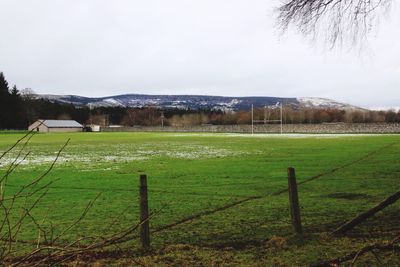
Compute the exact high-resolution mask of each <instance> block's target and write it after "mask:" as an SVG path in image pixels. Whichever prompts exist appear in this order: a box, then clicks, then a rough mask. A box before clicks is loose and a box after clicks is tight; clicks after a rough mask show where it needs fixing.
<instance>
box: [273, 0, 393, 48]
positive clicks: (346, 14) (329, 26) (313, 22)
mask: <svg viewBox="0 0 400 267" xmlns="http://www.w3.org/2000/svg"><path fill="white" fill-rule="evenodd" d="M391 3H392V0H288V1H286V2H284V3H283V4H282V5H281V6H280V7H279V8H278V10H277V11H278V26H279V27H280V28H281V29H282V30H283V31H286V30H287V29H288V28H289V26H290V25H293V26H295V27H296V28H297V30H298V31H300V32H301V33H303V34H304V35H307V36H312V37H313V38H316V37H318V36H321V35H322V38H324V40H326V41H327V43H328V44H329V45H330V46H331V47H334V46H335V45H342V44H343V43H347V42H350V43H351V44H352V45H362V44H363V42H364V41H365V40H366V39H365V38H366V36H367V34H368V33H369V32H370V31H371V30H372V29H373V28H374V27H376V26H377V24H378V23H379V18H380V16H381V15H383V14H384V13H385V11H387V10H388V8H389V7H390V5H391Z"/></svg>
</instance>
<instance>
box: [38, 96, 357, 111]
mask: <svg viewBox="0 0 400 267" xmlns="http://www.w3.org/2000/svg"><path fill="white" fill-rule="evenodd" d="M36 98H38V99H47V100H49V101H52V102H59V103H71V104H73V105H76V106H89V107H148V106H153V107H158V108H164V109H168V108H178V109H194V110H199V109H213V110H224V111H238V110H249V109H250V108H251V105H254V107H255V108H258V107H264V106H277V105H280V103H283V104H284V105H290V106H293V107H299V108H301V107H304V108H321V109H322V108H336V109H361V108H359V107H356V106H352V105H349V104H346V103H341V102H338V101H335V100H331V99H326V98H318V97H301V98H295V97H290V98H286V97H269V96H249V97H229V96H209V95H145V94H124V95H115V96H107V97H84V96H77V95H46V94H42V95H40V94H39V95H36Z"/></svg>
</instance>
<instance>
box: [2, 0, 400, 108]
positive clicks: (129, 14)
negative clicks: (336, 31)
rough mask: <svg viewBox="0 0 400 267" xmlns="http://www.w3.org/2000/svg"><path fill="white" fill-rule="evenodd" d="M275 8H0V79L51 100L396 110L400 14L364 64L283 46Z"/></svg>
mask: <svg viewBox="0 0 400 267" xmlns="http://www.w3.org/2000/svg"><path fill="white" fill-rule="evenodd" d="M395 2H398V1H395ZM395 4H396V3H395ZM397 4H398V3H397ZM278 5H279V1H274V0H251V1H248V0H201V1H200V0H168V1H166V0H159V1H155V0H146V1H139V0H113V1H110V0H107V1H103V0H85V1H82V0H29V1H28V0H18V1H15V0H0V10H1V16H0V25H1V27H0V71H2V72H4V74H5V76H6V78H7V80H8V81H9V83H10V84H17V86H18V87H19V88H20V89H22V88H27V87H29V88H32V89H33V90H34V91H35V92H37V93H48V94H78V95H84V96H107V95H115V94H123V93H144V94H210V95H227V96H285V97H298V96H318V97H327V98H332V99H336V100H340V101H344V102H348V103H351V104H354V105H359V106H363V107H398V106H400V30H399V29H400V8H399V5H395V6H394V7H393V8H392V12H391V13H389V14H390V16H389V15H387V16H385V18H384V19H382V20H381V23H380V26H379V29H378V30H377V31H376V32H374V33H373V34H372V35H371V36H370V37H369V44H368V47H367V48H365V49H364V51H363V52H362V55H361V56H360V55H359V53H358V50H356V51H354V50H353V51H350V52H349V51H348V49H343V50H341V51H326V50H325V49H324V48H323V46H322V45H320V44H313V43H311V42H310V41H309V40H307V39H304V38H303V37H302V36H300V35H299V34H297V33H295V32H294V31H293V32H289V33H288V34H286V35H284V36H283V37H281V36H280V35H279V34H278V31H277V30H276V29H275V28H274V23H275V15H276V14H275V13H274V8H275V7H277V6H278Z"/></svg>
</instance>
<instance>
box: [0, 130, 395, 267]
mask: <svg viewBox="0 0 400 267" xmlns="http://www.w3.org/2000/svg"><path fill="white" fill-rule="evenodd" d="M22 135H23V134H22V133H8V134H0V151H5V150H6V149H7V148H8V147H10V146H11V145H12V144H14V143H15V142H16V141H17V140H18V139H19V138H20V137H21V136H22ZM67 138H70V139H71V141H70V143H69V144H68V145H67V147H66V148H65V150H64V151H62V152H61V154H60V157H59V159H58V161H57V162H56V164H55V166H54V169H53V170H52V171H51V172H50V173H49V175H47V176H46V177H45V179H44V180H42V181H40V184H39V185H38V186H40V185H45V184H47V183H48V182H50V181H53V183H51V184H50V185H49V186H48V190H49V191H48V193H47V195H46V196H45V197H43V199H41V200H40V203H39V205H37V207H35V208H34V209H33V210H32V216H35V218H37V219H38V223H40V224H41V225H42V227H45V228H46V227H47V228H48V229H49V228H51V227H52V226H51V225H53V227H54V231H55V233H57V231H58V232H60V231H62V229H64V228H65V226H67V225H68V224H69V223H72V222H73V221H74V220H75V219H76V218H77V217H79V216H80V214H81V213H82V210H84V209H85V207H86V205H87V204H88V202H89V201H90V200H93V199H94V198H95V197H96V196H97V195H98V193H101V195H100V196H99V197H98V199H97V200H96V201H95V203H94V205H93V207H92V208H91V209H90V210H89V212H88V213H87V215H86V216H85V218H84V219H83V220H82V221H80V222H79V224H77V225H76V226H74V228H73V229H71V230H70V231H68V233H66V234H64V235H63V236H62V238H60V240H58V242H71V241H73V240H76V239H77V238H79V237H82V236H92V235H93V236H98V235H102V236H107V235H110V234H112V233H114V232H118V231H120V230H121V229H125V228H128V227H130V226H132V225H135V224H137V223H138V221H139V202H138V182H139V175H140V174H143V173H145V174H147V176H148V190H149V207H150V211H151V212H152V211H153V212H154V211H156V212H157V213H156V214H155V215H154V217H152V218H151V220H150V228H151V242H152V248H153V249H154V250H153V252H152V253H150V254H148V255H142V254H138V251H139V250H138V249H139V241H138V239H137V238H135V235H132V236H131V239H130V240H129V241H128V242H125V243H122V244H119V247H118V249H117V248H108V249H110V250H113V249H115V250H122V251H124V252H123V255H124V256H123V257H122V258H124V259H119V260H122V261H126V262H125V263H127V264H130V263H132V261H130V259H129V256H127V255H129V253H130V251H132V257H134V258H135V261H140V262H142V263H147V264H148V265H196V264H197V265H200V264H204V265H212V264H214V265H223V264H226V265H232V264H237V265H260V266H271V265H277V266H279V265H283V266H290V265H307V264H312V263H315V262H318V261H319V260H325V259H331V258H335V257H339V256H342V255H345V254H346V253H348V252H352V251H357V250H358V249H360V248H361V247H363V246H365V245H366V244H369V243H373V242H378V241H382V240H390V238H391V237H392V236H393V235H394V234H395V233H399V232H400V226H399V220H400V203H395V204H394V205H392V206H390V207H388V208H386V209H385V210H383V211H382V212H380V213H378V214H376V215H375V216H374V217H372V218H370V219H368V220H367V221H366V222H364V223H362V224H361V225H360V226H358V227H356V228H355V229H353V230H351V231H350V232H349V233H348V234H347V235H346V236H343V237H330V236H328V235H327V234H328V233H330V232H331V231H333V230H334V229H335V228H337V227H338V226H340V225H341V224H342V223H344V222H346V221H347V220H349V219H351V218H352V217H354V216H355V215H357V214H358V213H360V212H362V211H365V210H367V209H369V208H370V207H373V206H374V205H375V204H377V203H379V202H380V201H382V200H383V199H385V198H386V197H387V196H389V195H391V194H393V193H394V192H396V191H398V190H399V189H398V188H399V186H398V185H399V181H400V154H399V152H400V136H398V135H283V136H279V135H254V136H252V135H241V134H191V133H72V134H37V135H35V136H34V137H33V138H32V139H31V140H30V142H29V144H28V145H27V148H26V149H27V150H28V151H31V153H30V154H29V155H28V156H27V157H26V159H25V160H24V161H23V162H21V165H20V166H18V168H17V169H16V170H15V171H14V172H13V173H12V174H11V175H10V177H9V178H8V180H7V185H6V187H7V190H6V192H5V196H7V195H9V196H10V195H12V194H14V193H15V192H17V191H18V190H19V189H20V188H21V186H22V185H24V184H26V183H27V181H30V180H33V179H34V178H35V177H38V176H40V175H41V174H42V173H43V172H44V171H45V170H46V169H47V168H48V167H49V166H50V165H51V163H52V161H53V160H54V158H55V156H56V154H57V151H58V150H59V149H60V148H61V147H62V146H63V144H64V143H65V141H66V140H67ZM20 146H21V145H20ZM20 146H19V147H20ZM17 154H18V150H15V151H14V152H12V153H10V154H8V155H7V156H6V157H4V158H3V159H2V160H1V161H0V162H1V164H2V165H1V166H0V168H1V171H2V172H1V173H4V172H6V170H7V167H8V166H9V164H12V162H13V159H14V158H15V157H16V156H17ZM288 167H294V168H295V169H296V173H297V181H298V183H300V184H299V188H298V189H299V198H300V206H301V215H302V223H303V229H304V232H305V235H304V238H303V239H299V238H298V237H294V236H293V233H292V227H291V225H290V215H289V204H288V195H287V192H286V191H284V189H286V188H287V183H288V182H287V168H288ZM312 177H315V179H310V178H312ZM15 205H17V206H18V205H21V206H22V205H23V203H21V201H19V200H17V201H16V204H15ZM35 229H36V228H35V227H34V222H32V221H31V220H27V221H26V223H24V224H23V227H22V228H21V233H20V235H19V240H23V241H29V242H31V243H32V244H34V243H35V242H36V241H37V240H38V232H37V231H36V230H35ZM0 233H1V232H0ZM29 242H28V243H29ZM28 243H18V244H16V250H17V251H18V252H17V253H16V254H15V255H16V256H17V255H18V253H22V251H27V250H31V249H33V248H34V245H32V244H31V243H29V244H28ZM399 260H400V259H399V256H398V254H397V255H396V254H390V253H389V254H388V255H385V256H384V257H382V259H380V261H382V263H383V264H386V265H394V264H395V263H397V264H398V263H399ZM371 262H372V263H373V264H376V258H375V256H374V255H373V254H370V255H369V254H368V255H366V256H364V257H363V258H362V259H361V260H360V264H366V265H369V263H371ZM249 263H251V264H249ZM373 264H372V265H373Z"/></svg>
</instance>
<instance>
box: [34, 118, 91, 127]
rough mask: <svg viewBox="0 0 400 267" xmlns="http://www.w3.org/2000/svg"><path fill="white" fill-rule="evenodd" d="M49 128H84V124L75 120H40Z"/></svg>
mask: <svg viewBox="0 0 400 267" xmlns="http://www.w3.org/2000/svg"><path fill="white" fill-rule="evenodd" d="M40 122H42V123H43V125H45V126H47V127H48V128H82V127H83V126H82V124H80V123H78V122H77V121H74V120H40Z"/></svg>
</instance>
